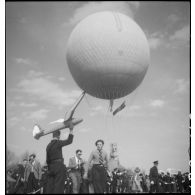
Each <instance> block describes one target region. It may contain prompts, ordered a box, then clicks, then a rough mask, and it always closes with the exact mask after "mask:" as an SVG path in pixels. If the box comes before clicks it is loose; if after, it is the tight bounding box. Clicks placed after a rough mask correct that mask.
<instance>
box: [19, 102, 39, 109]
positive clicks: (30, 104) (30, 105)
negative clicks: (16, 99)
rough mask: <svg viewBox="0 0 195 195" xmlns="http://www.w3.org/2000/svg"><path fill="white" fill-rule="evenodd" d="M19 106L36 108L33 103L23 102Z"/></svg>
mask: <svg viewBox="0 0 195 195" xmlns="http://www.w3.org/2000/svg"><path fill="white" fill-rule="evenodd" d="M19 105H20V106H22V107H28V108H32V107H35V106H37V104H35V103H25V102H21V103H20V104H19Z"/></svg>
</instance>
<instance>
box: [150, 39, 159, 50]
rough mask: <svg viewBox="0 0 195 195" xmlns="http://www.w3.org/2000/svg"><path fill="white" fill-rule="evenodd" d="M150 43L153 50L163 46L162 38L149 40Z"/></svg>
mask: <svg viewBox="0 0 195 195" xmlns="http://www.w3.org/2000/svg"><path fill="white" fill-rule="evenodd" d="M148 42H149V46H150V48H151V49H156V48H158V47H159V46H160V45H161V44H162V40H161V39H160V38H149V39H148Z"/></svg>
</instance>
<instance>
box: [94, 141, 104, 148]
mask: <svg viewBox="0 0 195 195" xmlns="http://www.w3.org/2000/svg"><path fill="white" fill-rule="evenodd" d="M98 142H102V145H104V141H103V140H102V139H98V140H97V141H96V142H95V145H96V146H97V143H98Z"/></svg>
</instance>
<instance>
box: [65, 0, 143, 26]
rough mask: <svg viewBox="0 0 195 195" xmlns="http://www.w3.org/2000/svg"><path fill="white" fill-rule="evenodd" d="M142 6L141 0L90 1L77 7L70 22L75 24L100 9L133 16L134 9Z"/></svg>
mask: <svg viewBox="0 0 195 195" xmlns="http://www.w3.org/2000/svg"><path fill="white" fill-rule="evenodd" d="M139 6H140V3H139V2H137V1H136V2H125V1H121V2H120V1H111V2H109V1H103V2H88V3H85V4H84V5H83V6H81V7H79V8H77V9H76V10H75V13H74V15H73V17H72V18H71V19H70V20H69V23H70V24H72V25H75V24H76V23H78V22H79V21H80V20H82V19H83V18H85V17H86V16H88V15H90V14H93V13H95V12H100V11H118V12H121V13H123V14H126V15H129V16H130V17H133V11H132V9H133V10H134V11H136V10H137V9H138V8H139Z"/></svg>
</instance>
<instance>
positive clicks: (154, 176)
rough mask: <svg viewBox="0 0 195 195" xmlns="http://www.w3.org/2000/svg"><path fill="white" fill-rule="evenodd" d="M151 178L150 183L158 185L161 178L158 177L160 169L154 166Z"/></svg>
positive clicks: (151, 170)
mask: <svg viewBox="0 0 195 195" xmlns="http://www.w3.org/2000/svg"><path fill="white" fill-rule="evenodd" d="M149 178H150V181H153V182H154V183H158V179H159V176H158V169H157V167H156V166H153V167H152V168H151V169H150V174H149Z"/></svg>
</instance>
